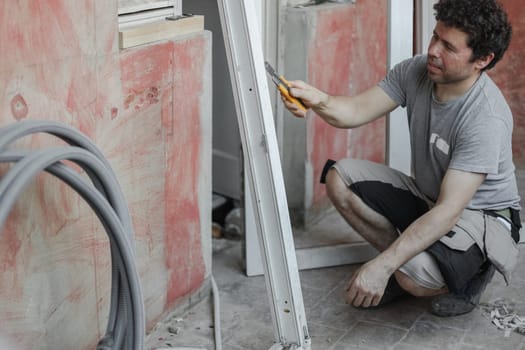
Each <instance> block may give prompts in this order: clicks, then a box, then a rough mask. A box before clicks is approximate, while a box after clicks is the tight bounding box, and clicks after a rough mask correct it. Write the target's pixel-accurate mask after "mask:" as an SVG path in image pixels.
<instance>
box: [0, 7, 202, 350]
mask: <svg viewBox="0 0 525 350" xmlns="http://www.w3.org/2000/svg"><path fill="white" fill-rule="evenodd" d="M117 33H118V27H117V1H116V0H111V1H107V0H104V1H102V0H86V1H82V2H77V1H75V2H73V1H68V0H53V1H46V2H40V1H24V0H13V1H3V2H2V3H1V4H0V52H2V55H1V57H0V127H1V126H5V125H9V124H11V123H15V122H17V121H19V120H32V119H44V120H53V121H60V122H64V123H66V124H68V125H70V126H72V127H74V128H77V129H78V130H80V131H82V132H83V133H85V134H86V135H87V136H88V137H89V138H91V139H92V140H93V142H94V143H95V144H96V145H97V146H98V147H99V148H100V149H101V150H102V152H103V153H104V154H105V156H106V157H107V158H108V160H109V162H110V163H111V164H112V166H113V169H114V171H115V172H116V174H117V176H118V177H119V181H120V184H121V187H122V190H123V192H124V195H125V197H126V200H127V202H128V206H129V208H130V213H131V217H132V220H133V226H134V230H135V232H134V233H135V248H136V255H137V266H138V270H139V272H140V277H141V282H142V286H143V293H144V299H145V300H144V302H145V309H146V314H147V324H148V327H151V326H152V325H153V324H154V323H155V322H156V321H157V320H158V319H159V318H160V317H161V316H162V315H163V314H164V313H165V312H167V311H168V310H170V309H173V308H174V307H177V306H180V305H181V304H182V303H184V302H186V301H187V298H189V297H190V296H192V295H194V294H195V293H198V292H199V291H200V290H201V289H202V288H205V287H204V286H205V284H204V282H205V280H206V279H207V278H208V277H209V275H210V271H211V235H210V232H211V227H210V225H211V222H210V218H211V102H210V101H211V78H210V77H211V35H210V33H209V32H199V33H196V34H193V35H189V36H184V37H181V38H174V39H173V40H170V41H165V42H158V43H154V44H151V45H145V46H142V47H137V48H134V49H128V50H124V51H119V50H118V42H117ZM57 143H58V144H60V142H58V141H56V140H55V139H54V138H53V137H51V136H37V137H30V138H27V139H24V140H23V141H21V142H20V145H19V146H20V147H26V148H39V147H43V146H46V145H50V144H57ZM5 171H6V166H5V165H2V166H0V176H1V174H2V173H5ZM110 271H111V261H110V253H109V243H108V240H107V236H106V234H105V231H104V229H103V227H102V226H101V225H100V223H99V221H98V219H97V218H96V217H95V215H94V214H93V213H92V211H91V209H90V208H89V207H88V205H87V204H86V203H84V202H83V201H82V200H81V199H80V198H79V196H78V195H77V194H76V193H74V191H73V190H71V189H70V188H68V187H67V186H66V185H64V184H62V183H61V182H60V181H58V180H57V179H55V178H53V177H52V176H50V175H47V174H42V175H39V176H38V177H37V179H36V180H35V181H34V182H33V183H32V184H31V185H30V186H29V187H28V188H27V189H26V190H25V191H24V192H23V194H22V196H21V197H20V199H19V200H18V201H17V203H16V205H15V207H14V208H13V210H12V212H11V214H10V217H9V219H8V221H7V223H6V226H5V227H3V228H2V230H1V234H0V315H1V316H0V329H1V330H2V333H3V334H6V335H7V336H9V337H10V338H12V340H14V341H15V342H16V343H18V344H20V346H21V348H22V349H93V348H94V347H95V345H96V342H97V341H98V339H99V338H100V337H101V336H102V334H103V333H104V330H105V326H106V321H107V316H108V306H109V292H110Z"/></svg>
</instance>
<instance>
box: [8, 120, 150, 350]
mask: <svg viewBox="0 0 525 350" xmlns="http://www.w3.org/2000/svg"><path fill="white" fill-rule="evenodd" d="M34 133H48V134H51V135H54V136H56V137H59V138H61V139H62V140H64V141H66V142H67V143H68V144H69V145H70V146H69V147H68V146H64V147H50V148H46V149H42V150H36V151H30V152H28V151H16V150H8V147H9V145H10V144H11V143H13V142H15V141H16V140H18V139H20V138H22V137H25V136H27V135H31V134H34ZM63 160H69V161H72V162H74V163H76V164H78V165H79V166H80V167H81V168H82V169H83V170H84V171H86V174H87V175H88V176H89V178H90V180H91V181H92V183H93V184H89V183H88V182H87V181H85V180H84V179H83V178H82V177H81V176H80V175H79V174H78V173H76V172H75V171H74V170H72V169H71V168H69V167H68V166H66V165H65V164H64V163H62V161H63ZM0 162H16V164H14V165H13V166H12V167H11V168H10V169H9V171H8V172H7V173H6V174H5V175H4V176H3V178H2V179H1V181H0V229H1V228H2V227H3V225H4V222H5V220H6V218H7V216H8V214H9V212H10V211H11V208H12V206H13V205H14V203H15V201H16V199H17V198H18V196H19V194H20V192H21V191H22V190H23V189H24V188H25V187H26V186H27V185H28V184H29V182H30V181H31V180H32V179H33V178H34V177H35V176H36V175H38V174H39V173H40V172H41V171H43V170H45V171H47V172H49V173H51V174H53V175H54V176H56V177H58V178H60V179H61V180H63V181H64V182H65V183H67V184H68V185H69V186H71V187H72V188H73V189H74V190H75V191H76V192H78V193H79V195H80V196H81V197H82V198H83V199H84V200H85V201H86V202H87V203H88V204H89V205H90V206H91V208H92V209H93V211H94V212H95V214H96V215H97V217H98V218H99V219H100V221H101V222H102V225H103V226H104V228H105V230H106V233H107V235H108V238H109V241H110V249H111V260H112V278H111V301H110V310H109V319H108V324H107V327H106V334H105V335H104V337H103V338H102V339H101V340H100V342H99V344H98V345H97V350H142V349H143V348H144V334H145V316H144V304H143V298H142V290H141V286H140V281H139V276H138V272H137V270H136V265H135V254H134V249H133V228H132V223H131V218H130V215H129V210H128V208H127V205H126V201H125V200H124V196H123V194H122V192H121V189H120V186H119V183H118V181H117V178H116V176H115V174H114V172H113V171H112V169H111V166H110V165H109V162H108V161H107V160H106V159H105V157H104V156H103V154H102V152H100V150H99V149H98V148H97V147H96V146H95V145H94V144H93V143H92V142H91V141H90V140H89V139H88V138H87V137H86V136H84V135H83V134H81V133H80V132H78V131H76V130H75V129H73V128H70V127H69V126H66V125H63V124H61V123H57V122H50V121H22V122H18V123H14V124H12V125H9V126H6V127H4V128H2V129H0Z"/></svg>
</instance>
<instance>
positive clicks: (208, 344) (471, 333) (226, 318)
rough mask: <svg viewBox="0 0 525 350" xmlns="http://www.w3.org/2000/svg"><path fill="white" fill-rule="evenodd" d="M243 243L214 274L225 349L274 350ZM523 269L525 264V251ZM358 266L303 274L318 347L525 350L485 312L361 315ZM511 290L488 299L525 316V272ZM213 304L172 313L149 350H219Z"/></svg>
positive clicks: (496, 290) (220, 244) (231, 247)
mask: <svg viewBox="0 0 525 350" xmlns="http://www.w3.org/2000/svg"><path fill="white" fill-rule="evenodd" d="M242 250H243V246H242V243H241V242H240V241H227V240H215V241H214V256H213V264H214V267H213V275H214V278H215V280H216V282H217V285H218V287H219V291H220V308H221V312H220V316H221V324H220V327H221V334H222V348H223V349H225V350H230V349H231V350H263V349H264V350H267V349H269V348H270V347H271V346H272V345H273V344H274V333H273V327H272V319H271V317H272V316H271V314H270V308H269V303H268V297H267V292H266V287H265V282H264V278H263V277H260V276H259V277H246V276H245V274H244V270H243V254H242ZM519 266H520V267H521V266H525V252H524V253H523V254H522V255H521V261H520V264H519ZM357 267H358V265H348V266H339V267H333V268H322V269H315V270H307V271H301V272H300V277H301V285H302V292H303V297H304V304H305V309H306V314H307V320H308V328H309V332H310V335H311V336H312V349H315V350H351V349H407V350H412V349H413V350H419V349H440V350H445V349H458V350H472V349H498V350H499V349H509V350H525V336H523V335H520V334H519V333H516V332H514V333H511V334H510V335H506V334H505V333H504V332H503V331H500V330H498V329H497V328H496V327H495V326H494V325H493V324H492V323H491V321H490V320H489V318H488V316H487V315H486V313H485V312H484V310H483V308H482V307H479V308H477V309H476V310H474V311H473V312H472V313H470V314H468V315H464V316H459V317H453V318H438V317H435V316H433V315H431V314H430V313H429V312H428V311H427V310H428V308H429V302H430V299H416V298H413V297H405V298H402V299H400V300H399V301H396V302H393V303H392V304H390V305H387V306H385V307H383V308H380V309H375V310H358V309H355V308H353V307H351V306H348V305H346V304H344V302H343V299H342V288H343V285H344V283H345V282H346V281H347V280H348V279H349V278H350V276H351V275H352V272H353V271H355V269H356V268H357ZM513 277H514V280H513V283H512V285H511V286H509V287H507V286H506V285H505V283H504V281H503V279H502V278H501V276H500V275H499V274H496V276H495V278H494V279H493V281H492V283H491V284H490V285H489V287H488V289H487V290H486V292H485V294H484V296H483V298H482V301H483V302H485V303H488V304H489V305H492V304H493V303H494V302H495V301H497V300H504V301H505V302H506V303H507V304H508V305H510V306H512V307H513V308H514V310H515V311H516V312H517V313H518V314H519V315H521V316H525V269H523V268H518V270H517V271H516V273H515V275H514V276H513ZM212 310H213V306H212V299H211V298H209V299H206V300H204V301H202V302H200V303H199V304H197V305H196V306H194V307H193V308H191V309H190V311H188V312H187V313H185V314H183V315H172V317H171V318H168V319H167V320H165V322H162V323H159V324H158V326H157V328H156V329H155V330H154V331H153V332H152V333H151V334H150V335H149V336H148V341H147V344H146V349H147V350H155V349H163V348H175V349H186V348H196V349H210V350H211V349H215V348H214V341H213V332H214V328H213V312H212Z"/></svg>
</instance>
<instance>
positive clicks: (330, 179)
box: [326, 168, 353, 207]
mask: <svg viewBox="0 0 525 350" xmlns="http://www.w3.org/2000/svg"><path fill="white" fill-rule="evenodd" d="M326 194H327V195H328V198H329V199H330V200H331V201H332V203H334V204H335V205H336V206H340V207H341V206H342V207H346V206H348V201H349V195H352V194H353V193H352V191H351V190H350V189H349V188H348V186H347V185H346V184H345V183H344V181H343V179H342V178H341V176H339V173H338V172H337V170H335V169H334V168H331V169H330V170H329V171H328V173H327V174H326Z"/></svg>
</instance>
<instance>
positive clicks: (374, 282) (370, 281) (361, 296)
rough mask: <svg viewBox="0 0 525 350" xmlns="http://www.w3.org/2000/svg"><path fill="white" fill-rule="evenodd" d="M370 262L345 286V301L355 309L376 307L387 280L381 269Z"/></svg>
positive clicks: (387, 276)
mask: <svg viewBox="0 0 525 350" xmlns="http://www.w3.org/2000/svg"><path fill="white" fill-rule="evenodd" d="M373 263H374V261H373V260H372V261H370V262H368V263H366V264H365V265H363V266H362V267H361V268H360V269H359V270H357V271H356V272H355V273H354V275H353V276H352V278H351V279H350V281H349V282H348V284H347V286H346V289H345V290H346V292H345V301H346V302H347V303H348V304H351V305H353V306H355V307H370V306H377V304H379V301H380V300H381V298H382V297H383V294H384V292H385V288H386V285H387V283H388V278H389V277H390V276H389V275H388V274H387V273H386V272H385V269H383V268H377V267H376V266H375V265H374V264H373Z"/></svg>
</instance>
